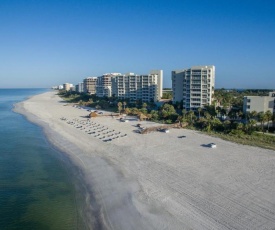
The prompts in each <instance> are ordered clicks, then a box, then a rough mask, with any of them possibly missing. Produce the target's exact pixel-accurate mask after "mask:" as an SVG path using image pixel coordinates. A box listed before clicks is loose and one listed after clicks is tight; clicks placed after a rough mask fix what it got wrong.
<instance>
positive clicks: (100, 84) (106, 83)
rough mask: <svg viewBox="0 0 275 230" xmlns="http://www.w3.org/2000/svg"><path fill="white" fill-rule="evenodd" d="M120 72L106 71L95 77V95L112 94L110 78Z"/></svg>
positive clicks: (107, 95)
mask: <svg viewBox="0 0 275 230" xmlns="http://www.w3.org/2000/svg"><path fill="white" fill-rule="evenodd" d="M118 75H121V73H106V74H103V75H102V76H99V77H97V84H96V95H97V96H98V97H105V96H106V97H111V96H112V78H113V77H115V76H118Z"/></svg>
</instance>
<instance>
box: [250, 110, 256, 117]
mask: <svg viewBox="0 0 275 230" xmlns="http://www.w3.org/2000/svg"><path fill="white" fill-rule="evenodd" d="M257 115H258V113H257V112H256V111H255V110H253V111H252V112H250V117H251V118H256V117H257Z"/></svg>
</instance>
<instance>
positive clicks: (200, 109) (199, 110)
mask: <svg viewBox="0 0 275 230" xmlns="http://www.w3.org/2000/svg"><path fill="white" fill-rule="evenodd" d="M201 111H202V108H201V107H199V108H198V113H199V119H200V118H201Z"/></svg>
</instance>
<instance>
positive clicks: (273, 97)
mask: <svg viewBox="0 0 275 230" xmlns="http://www.w3.org/2000/svg"><path fill="white" fill-rule="evenodd" d="M268 110H269V111H270V112H271V113H275V91H274V92H269V95H268V96H244V98H243V112H244V113H247V112H252V111H256V112H257V113H259V112H266V111H268Z"/></svg>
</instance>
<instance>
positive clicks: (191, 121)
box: [187, 110, 194, 123]
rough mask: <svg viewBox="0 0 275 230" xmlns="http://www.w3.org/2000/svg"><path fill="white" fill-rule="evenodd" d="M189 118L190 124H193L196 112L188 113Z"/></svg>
mask: <svg viewBox="0 0 275 230" xmlns="http://www.w3.org/2000/svg"><path fill="white" fill-rule="evenodd" d="M187 116H188V118H189V119H190V123H193V116H194V111H193V110H190V111H188V113H187Z"/></svg>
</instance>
